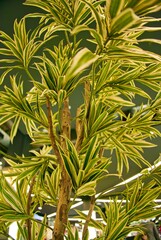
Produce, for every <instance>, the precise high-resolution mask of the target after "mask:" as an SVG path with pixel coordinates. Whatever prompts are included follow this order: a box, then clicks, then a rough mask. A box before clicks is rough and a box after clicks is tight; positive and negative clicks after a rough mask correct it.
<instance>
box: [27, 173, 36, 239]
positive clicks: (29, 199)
mask: <svg viewBox="0 0 161 240" xmlns="http://www.w3.org/2000/svg"><path fill="white" fill-rule="evenodd" d="M35 178H36V175H35V176H34V177H33V179H32V180H31V184H30V188H29V192H28V199H27V214H28V216H30V208H31V203H32V197H31V194H32V191H33V187H34V184H35ZM26 225H27V230H28V240H31V219H27V221H26Z"/></svg>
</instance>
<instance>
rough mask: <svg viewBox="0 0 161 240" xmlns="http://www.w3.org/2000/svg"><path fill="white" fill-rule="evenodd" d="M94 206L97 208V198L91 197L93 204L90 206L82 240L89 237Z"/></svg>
mask: <svg viewBox="0 0 161 240" xmlns="http://www.w3.org/2000/svg"><path fill="white" fill-rule="evenodd" d="M94 206H95V196H94V195H93V196H91V202H90V206H89V211H88V215H87V218H86V222H85V224H84V228H83V233H82V239H85V237H86V235H87V231H88V225H89V222H90V220H91V216H92V212H93V210H94Z"/></svg>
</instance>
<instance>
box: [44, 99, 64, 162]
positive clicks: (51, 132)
mask: <svg viewBox="0 0 161 240" xmlns="http://www.w3.org/2000/svg"><path fill="white" fill-rule="evenodd" d="M46 106H47V114H48V122H49V137H50V140H51V146H52V148H53V150H54V153H55V155H56V156H57V159H58V163H59V164H60V163H61V156H60V153H59V149H58V147H57V144H56V139H55V135H54V132H53V123H52V115H51V113H52V110H51V103H50V100H49V97H48V96H46Z"/></svg>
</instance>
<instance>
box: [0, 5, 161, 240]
mask: <svg viewBox="0 0 161 240" xmlns="http://www.w3.org/2000/svg"><path fill="white" fill-rule="evenodd" d="M25 4H26V5H28V6H34V7H37V8H38V9H40V12H37V13H32V14H28V15H26V16H25V17H24V18H22V19H21V20H20V21H18V20H15V22H14V26H13V30H14V33H13V36H9V35H7V34H6V33H5V32H3V31H0V43H1V46H2V47H1V48H0V55H1V60H0V63H1V67H0V69H1V70H2V75H1V77H0V84H4V88H3V89H2V90H1V91H0V126H2V125H3V124H5V123H7V122H8V121H12V123H13V124H12V127H11V129H10V139H11V141H13V139H14V137H15V136H16V134H17V131H18V129H19V127H20V125H22V124H23V126H24V127H25V130H26V133H27V134H28V135H29V136H30V138H31V141H32V143H31V146H32V150H31V156H30V157H26V156H23V155H22V156H14V157H13V156H9V155H7V154H5V153H3V155H4V158H5V160H6V161H7V163H8V164H9V165H10V166H11V168H10V169H11V170H10V171H9V172H7V173H2V174H1V184H0V199H1V203H0V220H1V221H2V228H3V227H4V225H3V224H4V221H7V222H12V221H15V220H16V221H17V222H19V221H20V220H21V221H22V224H20V223H18V228H19V233H18V234H19V235H18V236H19V239H20V238H23V239H28V234H29V233H28V231H29V225H30V222H32V239H42V236H43V234H44V231H45V230H46V227H47V226H46V225H45V224H46V219H45V218H44V222H43V223H42V225H41V227H38V225H37V223H36V222H35V221H34V219H33V213H34V212H35V211H36V207H37V206H38V205H40V206H41V205H43V204H49V205H52V206H56V207H57V206H58V211H59V209H60V208H59V204H60V201H61V200H60V199H61V191H62V189H63V187H62V185H61V183H62V182H63V180H64V178H65V177H66V176H68V177H69V179H70V181H69V182H70V184H71V185H70V188H71V189H70V191H68V192H69V194H70V192H72V197H73V198H74V199H75V198H76V197H78V196H79V197H84V196H93V195H95V194H96V193H97V184H98V183H99V182H100V181H101V180H102V179H103V178H105V177H108V176H110V175H111V173H110V172H108V170H109V165H110V164H113V162H114V161H115V162H117V168H116V172H115V173H113V174H114V175H117V176H120V177H121V176H122V173H123V171H124V170H126V171H130V162H131V161H132V162H134V164H136V165H137V166H139V167H140V168H141V167H143V166H148V167H150V163H149V162H148V161H147V160H146V159H145V158H144V156H143V152H144V149H145V148H151V147H155V145H154V144H152V142H151V139H152V138H154V137H158V136H159V137H160V132H159V131H158V130H157V129H156V126H157V125H158V124H160V123H161V122H160V121H161V118H160V112H159V110H158V109H160V107H161V94H160V84H161V56H160V55H159V54H156V53H153V52H151V51H147V50H144V49H142V48H141V46H140V42H150V43H151V44H153V43H158V44H161V41H159V40H157V39H146V38H144V35H143V34H144V33H146V32H147V31H157V30H160V29H159V28H155V27H151V26H150V27H149V23H151V22H152V23H153V22H155V21H159V20H158V19H155V18H154V17H151V14H152V13H153V12H157V11H159V10H160V9H161V3H160V0H152V1H147V0H138V1H135V0H120V1H118V0H109V1H105V0H101V1H97V0H91V1H86V0H68V1H65V0H46V1H43V0H39V1H37V0H26V2H25ZM28 18H30V19H31V18H33V19H34V18H38V19H39V24H38V27H37V28H36V29H30V30H28ZM48 43H49V44H48ZM7 79H9V80H10V85H9V84H7V82H6V80H7ZM26 83H27V84H28V83H30V84H31V87H30V89H29V90H28V91H25V88H24V85H26ZM77 89H81V90H80V91H82V92H81V95H80V96H79V98H81V99H80V100H81V101H80V102H81V103H80V106H78V109H77V110H78V111H77V113H74V116H73V115H72V114H73V113H72V114H71V110H70V105H71V104H72V101H71V99H72V97H73V96H74V94H75V92H76V91H77ZM151 91H152V93H153V94H152V96H151ZM138 96H139V97H141V99H142V100H141V104H140V108H139V109H137V108H136V98H137V97H138ZM153 96H154V97H153ZM75 100H77V99H75ZM72 107H73V106H71V108H72ZM126 109H130V110H132V109H133V110H134V111H133V112H132V111H131V113H129V114H125V110H126ZM6 110H7V111H6ZM71 128H74V129H75V131H76V137H75V139H72V138H71V136H70V135H71ZM107 152H108V153H109V154H108V156H107V154H106V153H107ZM160 170H161V169H160V168H159V167H157V168H154V169H153V170H152V171H151V173H148V175H147V178H148V179H150V180H149V183H148V184H143V185H142V182H140V181H135V182H134V183H133V184H132V185H127V186H126V190H125V191H124V193H123V194H122V196H121V197H122V201H121V202H120V203H119V204H118V203H117V201H116V200H118V198H116V199H113V198H112V199H111V198H110V199H111V200H112V202H111V203H110V204H105V213H104V212H102V210H101V209H99V208H98V207H97V211H98V213H99V214H100V216H101V217H102V219H103V220H104V222H105V223H104V224H102V223H101V222H96V221H95V220H93V219H91V221H90V223H89V224H90V225H92V226H94V227H96V228H98V229H101V230H102V231H103V232H104V235H103V236H102V238H101V239H113V240H114V239H122V238H123V237H124V236H126V235H127V234H128V233H129V232H130V231H131V226H130V224H131V222H133V221H137V220H139V219H140V218H148V217H152V216H156V215H158V213H160V210H159V211H158V213H157V212H156V209H155V208H154V206H155V205H154V202H153V200H154V199H156V198H157V197H158V191H160V181H161V179H160V172H161V171H160ZM64 171H65V174H64ZM66 173H67V174H66ZM145 175H146V174H145ZM145 175H144V177H145ZM7 177H12V178H13V182H14V183H15V186H16V187H13V186H11V185H10V184H9V183H8V181H7V180H6V179H7ZM141 181H142V180H141ZM64 187H65V186H64ZM28 188H29V190H28ZM64 192H65V191H64ZM32 195H34V197H31V196H32ZM118 196H120V194H118ZM69 198H71V196H69ZM123 200H126V204H124V202H123ZM73 203H74V202H70V201H68V204H69V206H68V207H67V208H68V211H69V208H70V207H71V206H72V204H73ZM147 209H148V211H147ZM78 213H79V215H80V217H81V218H83V219H87V216H86V215H85V214H84V213H81V212H79V211H78ZM25 223H27V228H24V229H23V228H22V225H23V224H25ZM67 228H68V236H67V237H66V238H67V239H71V240H72V239H77V238H78V232H77V231H76V232H75V235H72V231H71V226H70V225H68V226H67ZM36 232H37V233H38V234H37V235H36V237H35V234H36ZM87 238H88V236H87V235H86V236H84V239H87Z"/></svg>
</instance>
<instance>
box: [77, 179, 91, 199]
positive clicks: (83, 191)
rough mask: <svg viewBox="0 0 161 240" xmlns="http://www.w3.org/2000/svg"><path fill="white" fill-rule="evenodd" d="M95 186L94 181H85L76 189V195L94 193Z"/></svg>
mask: <svg viewBox="0 0 161 240" xmlns="http://www.w3.org/2000/svg"><path fill="white" fill-rule="evenodd" d="M95 187H96V181H92V182H88V183H85V184H83V185H82V186H81V187H79V188H78V189H77V192H76V195H77V196H92V195H95V193H96V190H95Z"/></svg>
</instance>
